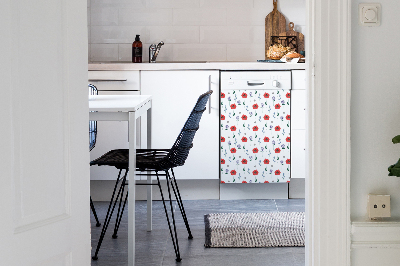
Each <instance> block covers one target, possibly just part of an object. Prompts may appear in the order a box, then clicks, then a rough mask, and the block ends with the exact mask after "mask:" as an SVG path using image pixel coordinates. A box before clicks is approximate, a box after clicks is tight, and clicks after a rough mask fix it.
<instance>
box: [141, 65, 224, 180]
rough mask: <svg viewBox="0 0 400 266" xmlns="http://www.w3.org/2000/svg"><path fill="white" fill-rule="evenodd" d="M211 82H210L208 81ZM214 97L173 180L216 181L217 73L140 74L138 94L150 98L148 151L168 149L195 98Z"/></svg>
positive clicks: (146, 72) (203, 71)
mask: <svg viewBox="0 0 400 266" xmlns="http://www.w3.org/2000/svg"><path fill="white" fill-rule="evenodd" d="M210 78H211V80H210ZM209 88H211V90H213V91H214V93H213V94H212V95H211V97H210V101H211V107H212V108H211V113H210V109H209V104H208V103H207V110H206V111H205V112H204V113H203V117H202V119H201V121H200V128H199V130H198V131H197V133H196V136H195V138H194V141H193V148H192V149H191V151H190V153H189V157H188V159H187V160H186V163H185V165H184V166H182V167H177V168H176V169H174V171H175V174H176V178H177V179H219V149H218V147H219V71H212V70H211V71H210V70H193V71H192V70H187V71H141V94H143V95H147V94H149V95H152V96H153V104H152V110H153V111H152V147H153V148H163V149H166V148H171V147H172V145H173V144H174V142H175V139H176V138H177V137H178V134H179V132H180V131H181V129H182V127H183V125H184V123H185V122H186V120H187V118H188V116H189V114H190V112H191V111H192V109H193V107H194V105H195V103H196V101H197V99H198V97H199V96H200V95H201V94H202V93H205V92H207V91H208V90H209Z"/></svg>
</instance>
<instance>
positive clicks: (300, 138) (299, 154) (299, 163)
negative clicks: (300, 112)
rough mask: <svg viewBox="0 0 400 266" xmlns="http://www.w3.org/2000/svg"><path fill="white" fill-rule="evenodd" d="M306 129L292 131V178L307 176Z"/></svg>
mask: <svg viewBox="0 0 400 266" xmlns="http://www.w3.org/2000/svg"><path fill="white" fill-rule="evenodd" d="M305 132H306V131H305V130H304V129H301V130H299V129H297V130H292V132H291V140H290V141H291V144H292V154H291V161H290V163H291V169H290V171H291V178H305V176H306V168H305V165H306V134H305Z"/></svg>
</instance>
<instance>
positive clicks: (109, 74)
mask: <svg viewBox="0 0 400 266" xmlns="http://www.w3.org/2000/svg"><path fill="white" fill-rule="evenodd" d="M88 82H89V83H91V84H93V85H95V86H96V87H97V89H98V90H99V91H115V90H119V91H140V72H139V71H89V73H88Z"/></svg>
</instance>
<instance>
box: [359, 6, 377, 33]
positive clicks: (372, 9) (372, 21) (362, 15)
mask: <svg viewBox="0 0 400 266" xmlns="http://www.w3.org/2000/svg"><path fill="white" fill-rule="evenodd" d="M358 10H359V14H358V17H359V21H358V23H359V24H360V25H361V26H367V27H374V26H375V27H376V26H379V25H380V24H381V4H378V3H364V4H359V5H358Z"/></svg>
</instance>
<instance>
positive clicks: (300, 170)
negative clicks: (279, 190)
mask: <svg viewBox="0 0 400 266" xmlns="http://www.w3.org/2000/svg"><path fill="white" fill-rule="evenodd" d="M306 95H307V93H306V71H305V70H292V92H291V99H292V110H291V112H292V113H291V125H292V131H291V143H292V154H291V156H292V160H291V173H292V174H291V177H292V178H305V176H306V170H305V164H306V162H305V156H306V150H305V149H306V133H305V132H306V130H305V129H306V122H305V121H306Z"/></svg>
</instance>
